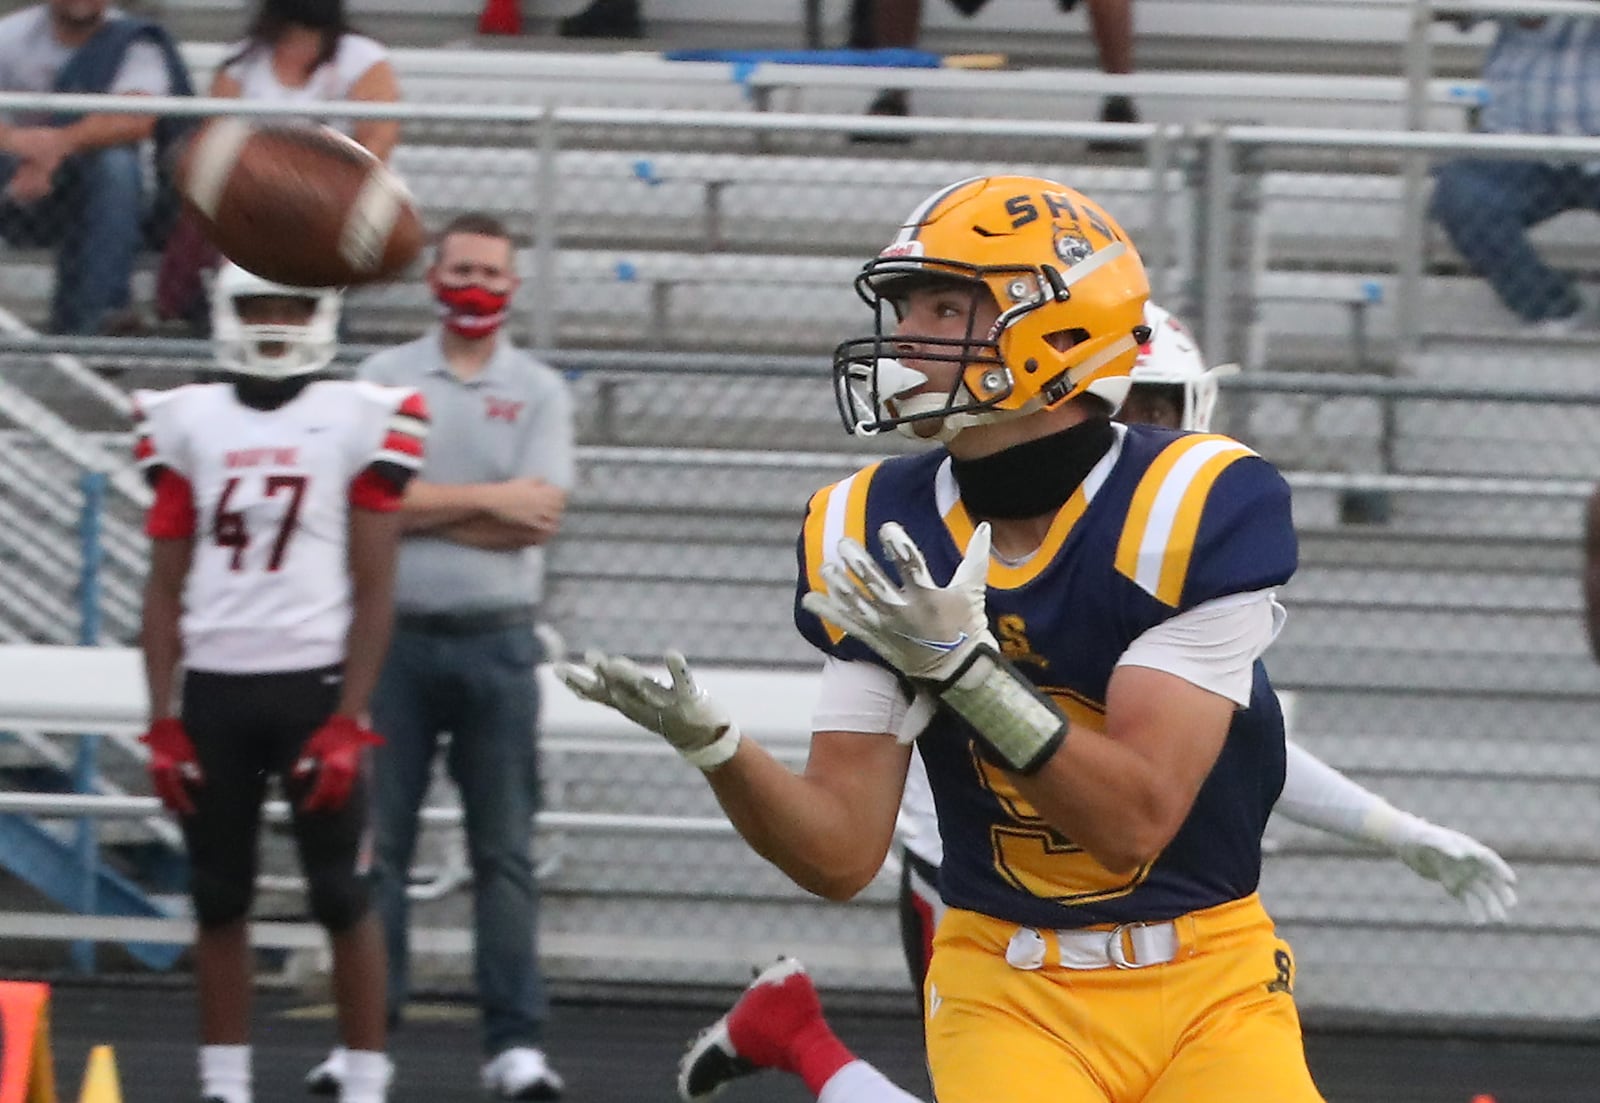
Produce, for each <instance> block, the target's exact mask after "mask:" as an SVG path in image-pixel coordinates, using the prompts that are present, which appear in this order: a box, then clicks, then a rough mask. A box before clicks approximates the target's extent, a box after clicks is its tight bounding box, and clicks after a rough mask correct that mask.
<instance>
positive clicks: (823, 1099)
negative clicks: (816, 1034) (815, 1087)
mask: <svg viewBox="0 0 1600 1103" xmlns="http://www.w3.org/2000/svg"><path fill="white" fill-rule="evenodd" d="M817 1103H922V1100H920V1099H918V1098H917V1097H916V1096H914V1095H912V1094H911V1093H910V1092H908V1091H903V1090H902V1089H900V1088H897V1087H895V1086H894V1085H893V1084H892V1083H890V1082H889V1078H888V1077H887V1076H885V1075H884V1074H883V1073H881V1072H879V1071H878V1070H877V1069H876V1068H874V1067H873V1066H871V1065H869V1064H867V1063H866V1062H865V1061H859V1060H857V1061H851V1062H850V1063H849V1064H848V1065H846V1066H845V1067H844V1068H842V1069H840V1070H839V1071H838V1072H836V1073H834V1074H833V1075H832V1076H830V1077H828V1082H827V1083H826V1084H824V1085H822V1090H821V1091H820V1092H818V1093H817Z"/></svg>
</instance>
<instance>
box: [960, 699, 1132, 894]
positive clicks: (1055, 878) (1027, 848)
mask: <svg viewBox="0 0 1600 1103" xmlns="http://www.w3.org/2000/svg"><path fill="white" fill-rule="evenodd" d="M1045 692H1046V693H1048V694H1049V695H1050V698H1051V700H1053V701H1054V702H1055V703H1056V705H1057V706H1058V707H1059V708H1060V709H1061V710H1062V711H1063V712H1065V713H1066V714H1067V716H1068V717H1070V718H1071V720H1072V722H1073V723H1074V724H1075V725H1079V726H1082V727H1087V728H1091V729H1094V730H1096V731H1098V730H1099V729H1100V728H1101V727H1102V726H1103V725H1104V723H1105V719H1104V716H1103V714H1102V712H1101V711H1100V710H1098V709H1095V708H1093V707H1091V706H1089V705H1087V704H1085V703H1084V702H1082V701H1080V700H1079V699H1078V698H1077V696H1076V695H1074V694H1072V693H1070V692H1069V691H1065V690H1052V689H1046V690H1045ZM972 761H973V766H974V767H975V768H976V769H977V771H978V780H979V782H980V783H981V784H982V785H983V787H984V788H985V789H988V790H989V792H990V793H991V794H993V795H994V798H995V800H996V801H997V802H998V803H999V805H1000V808H1001V809H1002V811H1003V812H1004V813H1005V821H1004V822H1002V823H997V824H995V825H993V826H992V827H990V829H989V844H990V846H991V847H992V848H993V851H994V869H995V872H996V873H998V874H999V875H1000V876H1001V877H1002V878H1003V879H1005V881H1006V882H1007V883H1009V884H1010V885H1011V886H1012V887H1013V888H1017V889H1020V890H1021V891H1023V892H1026V893H1028V894H1030V895H1032V896H1038V897H1042V898H1044V899H1046V900H1054V901H1055V902H1056V903H1058V904H1066V905H1072V904H1090V903H1094V902H1095V901H1099V900H1113V899H1115V898H1117V897H1119V896H1126V895H1128V893H1130V892H1132V891H1133V890H1134V889H1136V888H1138V887H1139V885H1140V884H1141V883H1142V882H1143V881H1144V879H1145V878H1146V877H1148V876H1150V867H1151V866H1152V865H1154V864H1155V863H1153V862H1151V863H1147V864H1146V865H1142V866H1140V867H1139V868H1138V869H1136V870H1133V871H1132V872H1131V873H1112V872H1111V871H1110V870H1108V869H1106V868H1105V866H1102V865H1101V864H1100V863H1099V862H1097V861H1095V860H1094V858H1093V857H1092V856H1091V855H1090V854H1089V852H1088V851H1086V850H1084V849H1083V848H1082V847H1081V846H1079V845H1077V844H1076V843H1074V842H1073V841H1072V840H1071V839H1069V838H1067V837H1066V836H1065V835H1063V834H1062V833H1061V832H1059V831H1057V830H1056V829H1055V828H1053V827H1051V826H1050V825H1049V824H1047V823H1046V822H1045V821H1044V818H1043V817H1042V816H1040V815H1039V813H1038V812H1036V811H1034V809H1033V806H1032V805H1030V804H1029V803H1028V802H1027V801H1026V800H1025V799H1024V798H1023V797H1022V794H1020V793H1019V792H1017V788H1016V786H1015V785H1013V784H1012V783H1011V780H1010V779H1009V778H1008V777H1007V776H1006V775H1005V773H1004V772H1002V771H1001V770H998V769H996V768H995V767H993V766H991V765H989V763H987V762H986V761H984V760H983V759H982V758H981V757H980V756H979V755H978V754H977V752H976V751H974V752H973V755H972Z"/></svg>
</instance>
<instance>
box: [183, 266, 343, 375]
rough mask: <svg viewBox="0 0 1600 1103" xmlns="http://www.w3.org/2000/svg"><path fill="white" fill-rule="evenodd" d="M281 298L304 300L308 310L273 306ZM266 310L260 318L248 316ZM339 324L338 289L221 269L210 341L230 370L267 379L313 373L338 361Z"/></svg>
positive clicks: (218, 361) (214, 294)
mask: <svg viewBox="0 0 1600 1103" xmlns="http://www.w3.org/2000/svg"><path fill="white" fill-rule="evenodd" d="M276 301H287V302H292V303H294V304H296V306H297V307H298V305H299V304H304V309H303V310H302V309H298V308H290V309H287V310H285V309H282V307H281V306H280V308H279V309H277V310H273V309H272V308H271V304H272V303H273V302H276ZM287 302H284V303H283V304H282V305H283V306H287ZM263 312H265V314H266V317H265V318H264V319H263V320H261V321H247V320H246V316H252V317H261V315H262V313H263ZM302 319H303V320H302ZM338 327H339V293H338V292H337V291H332V290H328V289H325V288H300V287H288V286H285V285H282V284H275V283H271V282H269V281H267V280H264V279H261V278H260V277H258V276H255V275H252V274H251V273H249V272H246V271H244V270H243V269H241V268H238V267H237V266H233V265H229V266H227V267H225V268H223V269H222V271H220V272H218V273H217V279H216V284H215V286H214V287H213V289H212V309H211V343H212V351H213V354H214V355H215V356H216V359H217V363H218V365H219V366H220V367H221V368H222V369H223V370H224V371H225V372H228V373H230V374H233V375H242V376H248V377H250V378H253V379H267V380H282V379H294V378H298V377H300V376H305V375H311V374H314V373H316V372H319V371H321V370H322V369H324V368H326V367H327V366H328V365H329V364H331V363H332V362H333V358H334V355H335V354H336V352H337V346H338Z"/></svg>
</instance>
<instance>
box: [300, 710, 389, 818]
mask: <svg viewBox="0 0 1600 1103" xmlns="http://www.w3.org/2000/svg"><path fill="white" fill-rule="evenodd" d="M382 745H383V739H382V737H381V736H379V735H378V733H377V732H374V731H372V730H370V729H368V728H365V727H362V725H361V724H360V723H359V722H358V721H357V720H356V719H355V718H354V717H350V716H334V717H331V718H330V719H329V720H328V722H327V723H326V724H323V725H322V727H320V728H318V729H317V730H316V731H315V732H313V733H312V734H311V738H310V739H308V740H306V745H305V746H304V747H302V748H300V759H299V761H298V762H296V763H295V764H294V776H295V777H298V778H303V777H306V776H307V775H309V774H310V773H311V771H313V770H315V771H316V772H317V780H316V781H315V782H314V783H313V784H312V786H311V791H310V792H309V793H307V794H306V795H305V798H304V799H303V800H301V802H300V810H301V811H302V812H332V811H334V810H335V809H339V808H343V807H344V802H345V801H347V800H349V799H350V790H351V788H352V787H354V785H355V783H356V775H357V774H359V773H360V772H361V750H362V748H364V747H378V746H382Z"/></svg>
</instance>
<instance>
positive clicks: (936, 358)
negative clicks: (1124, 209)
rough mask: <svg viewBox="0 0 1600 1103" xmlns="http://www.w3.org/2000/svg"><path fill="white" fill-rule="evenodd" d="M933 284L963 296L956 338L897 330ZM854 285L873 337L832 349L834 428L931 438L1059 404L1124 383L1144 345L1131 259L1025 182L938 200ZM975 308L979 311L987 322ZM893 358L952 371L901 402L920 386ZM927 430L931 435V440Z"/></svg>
mask: <svg viewBox="0 0 1600 1103" xmlns="http://www.w3.org/2000/svg"><path fill="white" fill-rule="evenodd" d="M1041 212H1045V213H1041ZM940 284H951V285H958V286H960V287H961V288H962V290H963V292H964V293H965V294H966V295H968V297H969V299H970V306H969V309H968V317H967V324H966V326H965V329H964V332H963V333H962V334H961V335H960V336H958V337H950V336H942V335H932V334H919V333H913V332H907V331H904V327H903V326H902V325H901V324H900V323H901V317H900V314H899V312H898V307H899V304H900V303H903V302H904V301H905V298H906V296H907V295H908V294H910V293H911V290H914V289H917V288H924V287H928V286H930V285H931V286H934V287H937V286H938V285H940ZM855 287H856V293H857V294H858V295H860V297H861V298H862V300H863V301H865V302H866V303H867V305H868V306H871V307H872V308H873V313H874V330H873V334H872V336H870V337H862V338H856V339H853V340H848V341H845V342H843V343H842V344H840V345H839V346H838V347H837V348H836V349H835V351H834V366H833V375H834V388H835V398H836V400H837V401H838V405H839V413H840V417H841V419H842V420H843V421H844V423H845V427H846V428H847V430H849V431H850V432H851V433H854V434H857V435H871V434H875V433H879V432H882V431H884V430H886V429H890V428H897V429H900V430H901V431H902V432H906V433H907V434H908V435H912V436H916V437H919V438H923V439H926V438H928V437H933V436H936V437H937V438H938V439H940V440H949V439H950V437H952V436H954V435H955V434H956V433H957V432H959V431H960V430H962V429H964V428H967V427H969V426H972V425H981V424H986V423H992V422H995V421H1000V420H1006V419H1010V418H1015V417H1021V416H1024V415H1027V414H1030V413H1033V412H1036V411H1038V410H1042V409H1048V408H1053V407H1056V406H1059V405H1061V404H1063V403H1064V402H1066V401H1068V400H1069V399H1071V398H1074V397H1076V396H1077V395H1079V394H1083V393H1085V392H1090V391H1093V390H1095V387H1094V384H1097V383H1101V382H1109V381H1110V377H1112V376H1116V377H1119V378H1121V379H1125V378H1126V375H1127V372H1128V369H1129V368H1130V367H1131V366H1132V362H1133V359H1134V356H1135V355H1136V354H1137V351H1138V345H1139V343H1140V341H1141V340H1143V338H1144V333H1143V330H1144V329H1145V327H1144V325H1143V324H1142V322H1143V319H1142V307H1143V303H1144V299H1145V297H1146V296H1147V295H1148V294H1149V286H1148V283H1147V281H1146V279H1145V276H1144V269H1143V266H1142V265H1141V264H1140V262H1139V258H1138V255H1137V254H1136V253H1135V252H1134V251H1133V250H1132V248H1131V247H1130V246H1129V245H1128V244H1127V242H1126V239H1125V237H1124V236H1123V235H1122V233H1121V231H1120V229H1118V228H1116V227H1115V224H1114V223H1113V222H1111V221H1110V218H1109V216H1107V215H1105V214H1104V212H1102V211H1100V210H1099V208H1098V207H1097V206H1095V205H1094V204H1093V203H1092V201H1090V200H1088V199H1087V198H1085V197H1083V196H1081V195H1079V194H1078V193H1075V192H1072V191H1071V190H1070V189H1067V188H1065V187H1063V186H1062V185H1059V184H1056V183H1054V182H1052V181H1046V180H1039V179H1036V178H1032V177H993V178H980V179H974V180H970V181H962V182H961V183H959V184H955V185H952V186H951V187H949V188H946V189H944V190H943V191H941V192H940V193H936V194H935V195H934V196H932V197H930V198H929V199H928V200H926V201H925V202H924V203H923V204H922V205H921V206H920V207H919V208H918V210H917V211H916V212H914V213H913V215H912V216H911V218H910V219H909V220H908V221H907V223H906V225H905V226H904V227H903V228H902V230H901V232H900V236H899V237H898V238H897V239H896V240H895V241H894V242H893V243H892V244H890V245H889V246H888V248H886V249H885V250H884V251H883V252H882V253H881V254H880V255H879V256H878V257H876V258H874V259H873V260H871V261H869V262H868V263H867V264H866V266H865V267H864V268H863V269H862V272H861V274H860V275H859V276H858V277H857V279H856V283H855ZM979 303H984V304H985V305H986V306H987V307H988V310H987V312H986V314H985V316H984V317H980V316H979ZM886 308H890V309H893V310H895V311H896V313H895V314H894V315H893V316H892V317H891V316H890V315H889V313H888V312H887V311H886ZM989 317H993V318H994V321H993V323H992V324H989V322H988V318H989ZM891 322H893V323H894V324H893V327H892V329H891V325H890V323H891ZM952 328H953V327H952ZM948 332H949V330H946V329H943V328H941V330H940V333H941V334H945V333H948ZM902 357H904V358H906V359H911V360H913V361H915V362H918V363H949V364H953V365H955V366H956V371H955V373H954V376H953V378H952V381H951V383H950V385H949V387H948V388H947V389H944V390H942V391H933V390H927V391H924V392H923V393H920V394H908V393H907V392H909V391H912V390H915V389H916V388H918V387H926V385H927V382H928V380H927V377H926V376H925V375H924V374H923V373H922V372H921V371H918V370H916V369H915V368H913V367H910V366H909V365H907V364H905V363H902ZM940 374H941V375H942V374H943V373H942V372H941V373H940ZM1119 401H1120V398H1118V399H1116V400H1112V401H1111V404H1112V406H1113V407H1115V405H1116V404H1117V402H1119ZM931 422H941V423H942V424H940V425H939V427H938V429H937V430H935V431H934V432H929V431H928V428H929V423H931Z"/></svg>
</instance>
